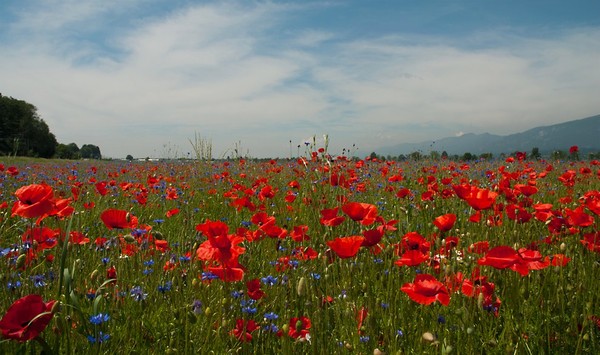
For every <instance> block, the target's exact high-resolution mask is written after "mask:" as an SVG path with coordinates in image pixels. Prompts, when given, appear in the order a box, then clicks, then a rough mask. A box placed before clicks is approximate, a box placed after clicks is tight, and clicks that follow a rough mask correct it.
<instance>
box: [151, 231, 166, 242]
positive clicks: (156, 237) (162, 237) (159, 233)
mask: <svg viewBox="0 0 600 355" xmlns="http://www.w3.org/2000/svg"><path fill="white" fill-rule="evenodd" d="M152 235H153V236H154V239H156V240H164V239H165V237H164V236H163V235H162V233H161V232H158V231H157V232H154V233H153V234H152Z"/></svg>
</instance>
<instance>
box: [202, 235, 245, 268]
mask: <svg viewBox="0 0 600 355" xmlns="http://www.w3.org/2000/svg"><path fill="white" fill-rule="evenodd" d="M243 241H244V237H241V236H238V235H235V234H222V235H218V236H211V237H208V240H207V241H205V242H204V243H202V244H200V246H199V247H198V249H196V256H197V257H198V259H200V260H206V261H218V262H220V263H222V264H225V265H232V264H235V263H237V258H238V256H239V255H241V254H243V253H244V252H245V251H246V249H245V248H244V247H241V246H239V244H240V243H242V242H243Z"/></svg>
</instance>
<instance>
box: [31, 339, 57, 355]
mask: <svg viewBox="0 0 600 355" xmlns="http://www.w3.org/2000/svg"><path fill="white" fill-rule="evenodd" d="M33 340H35V341H37V342H38V343H39V344H40V345H41V347H42V352H41V354H48V355H49V354H54V351H52V348H50V345H48V343H46V341H45V340H44V338H42V337H40V336H37V337H35V338H33Z"/></svg>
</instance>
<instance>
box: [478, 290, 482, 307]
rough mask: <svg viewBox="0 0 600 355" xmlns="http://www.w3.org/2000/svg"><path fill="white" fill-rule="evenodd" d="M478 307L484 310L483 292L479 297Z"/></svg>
mask: <svg viewBox="0 0 600 355" xmlns="http://www.w3.org/2000/svg"><path fill="white" fill-rule="evenodd" d="M477 307H479V308H483V292H482V293H480V294H479V295H477Z"/></svg>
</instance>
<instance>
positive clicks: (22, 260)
mask: <svg viewBox="0 0 600 355" xmlns="http://www.w3.org/2000/svg"><path fill="white" fill-rule="evenodd" d="M26 260H27V256H26V255H25V254H21V255H19V257H18V258H17V263H16V268H17V269H20V268H22V267H23V266H25V261H26Z"/></svg>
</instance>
